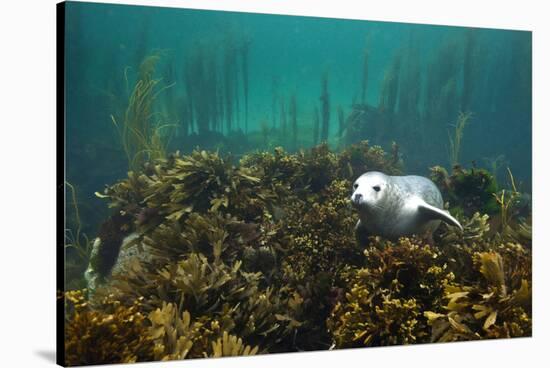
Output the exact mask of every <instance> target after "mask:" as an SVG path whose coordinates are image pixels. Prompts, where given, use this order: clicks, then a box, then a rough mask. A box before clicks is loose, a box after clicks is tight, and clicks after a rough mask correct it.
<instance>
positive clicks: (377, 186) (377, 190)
mask: <svg viewBox="0 0 550 368" xmlns="http://www.w3.org/2000/svg"><path fill="white" fill-rule="evenodd" d="M372 189H374V191H375V192H379V191H380V185H375V186H374V187H372Z"/></svg>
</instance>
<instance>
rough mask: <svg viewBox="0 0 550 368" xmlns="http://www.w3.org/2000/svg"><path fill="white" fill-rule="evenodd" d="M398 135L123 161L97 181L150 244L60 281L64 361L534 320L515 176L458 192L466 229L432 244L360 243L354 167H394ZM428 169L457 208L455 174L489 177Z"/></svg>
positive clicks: (379, 339) (316, 343) (358, 170)
mask: <svg viewBox="0 0 550 368" xmlns="http://www.w3.org/2000/svg"><path fill="white" fill-rule="evenodd" d="M397 150H398V147H397V145H395V146H394V152H393V154H386V153H385V152H384V151H383V150H382V149H381V148H380V147H371V146H370V145H369V144H368V142H361V143H359V144H357V145H353V146H350V147H348V148H346V149H345V150H343V151H341V152H338V153H336V152H332V151H330V150H329V148H328V146H327V145H324V144H323V145H319V146H317V147H314V148H312V149H310V150H308V151H299V152H297V153H294V154H290V153H287V152H285V151H284V150H283V149H281V148H277V149H275V150H274V152H273V153H269V152H257V153H253V154H249V155H246V156H244V157H242V158H241V159H240V160H239V162H238V163H237V162H236V161H235V160H233V159H231V158H230V157H221V156H220V155H219V154H218V153H216V152H206V151H194V152H193V153H191V154H190V155H179V154H177V153H176V154H172V155H169V156H168V157H167V158H166V159H158V160H155V161H150V162H147V163H145V164H144V165H142V167H141V168H139V170H135V171H132V172H130V173H129V174H128V178H127V179H125V180H122V181H120V182H118V183H116V184H114V185H112V186H110V187H108V188H107V189H106V190H105V191H104V193H103V194H101V197H103V198H106V199H107V200H108V201H109V205H110V207H112V208H113V211H114V216H115V218H116V219H117V221H118V220H120V218H121V216H122V218H124V219H128V221H127V223H126V224H125V225H124V226H122V227H120V224H118V223H117V225H118V226H119V227H120V228H124V229H125V231H128V232H130V231H131V232H134V233H136V234H137V238H136V239H135V240H134V241H132V244H133V246H136V247H138V249H141V250H142V252H147V253H148V256H147V257H134V258H132V259H130V261H128V262H127V263H126V264H125V265H124V272H118V273H116V274H114V273H113V274H112V275H110V276H109V275H108V272H106V276H105V281H104V283H103V284H102V285H101V286H99V287H98V288H97V289H96V290H94V293H93V294H92V293H87V291H86V290H80V291H72V292H69V293H67V295H66V296H65V301H66V305H67V308H66V340H67V345H66V356H67V364H68V365H81V364H99V363H116V362H134V361H150V360H170V359H184V358H200V357H211V356H228V355H250V354H256V353H262V354H263V353H270V352H287V351H304V350H326V349H331V348H345V347H358V346H383V345H395V344H413V343H427V342H434V341H456V340H478V339H486V338H502V337H516V336H530V335H531V228H530V213H529V214H528V216H524V214H523V212H522V211H519V210H516V209H515V207H514V203H515V202H513V201H512V202H510V200H511V198H512V199H513V198H515V197H514V196H515V195H516V196H517V192H516V188H515V187H514V188H512V190H510V191H508V192H502V193H500V192H499V193H495V194H496V196H492V195H491V196H477V197H475V200H471V201H468V202H467V204H468V208H467V210H466V209H464V210H463V211H458V210H455V211H456V213H457V216H458V217H459V219H460V221H461V223H462V224H464V232H459V231H458V230H456V229H454V228H450V227H447V226H446V225H445V224H443V225H441V227H440V228H439V230H438V231H437V232H436V234H434V242H433V243H431V244H428V243H427V242H426V241H425V240H423V239H420V238H416V237H411V238H402V239H400V240H399V241H396V242H393V243H392V242H389V241H385V240H383V239H380V238H377V237H373V238H370V239H369V241H368V242H367V243H365V244H357V242H356V239H355V235H354V231H353V229H354V226H355V222H356V219H357V216H356V214H355V213H354V211H353V209H352V208H351V206H350V205H349V201H348V197H349V193H350V188H351V183H352V180H354V179H355V178H356V177H357V176H359V175H360V174H362V173H363V172H365V171H367V170H380V171H384V172H386V173H388V174H399V173H400V172H401V168H400V167H399V165H400V161H399V160H398V159H397V158H398V157H399V155H398V152H397ZM432 173H433V175H434V179H435V181H436V182H437V183H438V184H440V185H441V189H442V191H443V193H444V196H445V197H446V200H447V201H452V202H453V203H452V205H454V206H455V207H457V208H458V207H459V206H460V204H462V203H464V202H463V201H464V198H462V197H460V196H459V195H458V193H456V192H455V190H456V188H463V187H461V186H460V185H463V186H464V185H466V184H464V183H480V182H481V183H482V184H483V186H481V187H479V186H477V187H475V188H477V189H479V190H480V191H481V192H482V193H485V192H486V191H487V190H489V189H491V188H493V186H492V181H491V180H493V181H494V179H493V178H492V177H491V176H490V174H489V173H487V172H485V171H484V172H480V171H478V170H477V169H472V170H466V169H462V168H458V167H457V168H456V169H455V172H454V173H453V175H452V176H449V175H448V174H447V173H446V172H444V170H442V169H441V168H434V169H433V170H432ZM487 180H489V182H488V185H485V184H486V183H487ZM475 188H474V189H475ZM495 191H496V187H495ZM514 193H516V194H514ZM500 194H502V201H494V199H495V198H497V199H498V198H501V197H498V196H499V195H500ZM461 201H462V202H461ZM501 202H502V203H503V204H501V205H500V207H501V208H500V209H499V206H498V205H499V204H500V203H501ZM506 203H509V204H510V205H509V206H505V204H506ZM495 204H497V206H496V207H495ZM487 209H491V213H490V214H489V215H490V216H491V217H489V215H487V214H486V213H485V211H486V210H487ZM499 211H500V212H502V211H505V212H506V213H505V214H504V215H505V216H506V224H503V223H502V220H498V221H496V220H495V221H493V220H494V219H502V216H501V215H503V214H502V213H499ZM107 221H110V220H107ZM123 251H124V249H123ZM111 253H112V252H103V254H104V255H109V257H111V256H112V255H111ZM115 261H116V260H115ZM112 263H114V261H113V260H102V264H104V265H105V264H112ZM103 271H104V272H105V270H103ZM82 336H87V338H86V339H82ZM90 339H93V343H92V342H91V340H90ZM121 346H124V349H120V347H121Z"/></svg>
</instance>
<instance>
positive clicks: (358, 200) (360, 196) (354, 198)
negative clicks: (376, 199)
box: [353, 193, 363, 203]
mask: <svg viewBox="0 0 550 368" xmlns="http://www.w3.org/2000/svg"><path fill="white" fill-rule="evenodd" d="M361 198H363V195H362V194H359V193H357V194H356V195H355V196H354V197H353V201H354V202H355V203H359V202H360V201H361Z"/></svg>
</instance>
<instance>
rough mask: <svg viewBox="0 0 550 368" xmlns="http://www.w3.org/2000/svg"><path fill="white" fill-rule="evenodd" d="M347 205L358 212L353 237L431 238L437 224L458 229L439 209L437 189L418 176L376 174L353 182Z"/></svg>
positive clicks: (441, 204) (457, 223)
mask: <svg viewBox="0 0 550 368" xmlns="http://www.w3.org/2000/svg"><path fill="white" fill-rule="evenodd" d="M351 203H352V204H353V206H354V207H355V208H356V209H357V210H358V211H359V221H358V223H357V226H356V234H357V235H358V238H359V239H360V240H361V239H363V238H364V237H365V236H370V235H380V236H383V237H385V238H387V239H390V240H395V239H398V238H399V237H401V236H410V235H413V234H418V235H427V236H429V237H431V234H432V233H433V231H434V230H435V229H436V228H437V227H438V226H439V224H440V222H441V221H445V222H446V223H448V224H450V225H453V226H457V227H459V228H460V229H462V226H461V225H460V223H459V222H458V221H457V220H456V219H455V218H454V217H453V216H451V215H450V214H449V212H447V211H445V210H444V209H443V198H442V197H441V193H440V191H439V189H438V188H437V186H436V185H435V184H434V183H433V182H432V181H431V180H429V179H428V178H425V177H422V176H415V175H409V176H390V175H386V174H384V173H381V172H378V171H370V172H367V173H365V174H363V175H361V176H360V177H359V178H357V180H356V181H355V182H354V183H353V194H352V195H351Z"/></svg>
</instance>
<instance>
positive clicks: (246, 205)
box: [57, 2, 532, 366]
mask: <svg viewBox="0 0 550 368" xmlns="http://www.w3.org/2000/svg"><path fill="white" fill-rule="evenodd" d="M531 47H532V44H531V32H528V31H515V30H497V29H482V28H464V27H448V26H435V25H420V24H403V23H389V22H376V21H362V20H346V19H328V18H315V17H307V16H286V15H267V14H252V13H238V12H222V11H206V10H192V9H177V8H161V7H145V6H127V5H111V4H95V3H81V2H66V3H62V4H58V78H59V79H58V80H59V82H58V83H59V84H58V108H59V126H58V131H59V132H60V139H59V140H58V145H59V150H60V153H59V158H60V160H61V163H60V165H59V166H58V180H59V181H58V188H59V190H60V192H59V201H60V202H59V203H60V207H59V209H58V216H59V223H58V224H59V226H58V227H59V229H58V230H59V242H58V259H59V263H58V267H59V269H58V272H59V281H58V288H59V290H58V298H57V300H58V363H59V364H62V365H67V366H76V365H93V364H104V363H127V362H147V361H160V360H175V359H196V358H211V357H224V356H235V355H254V354H270V353H279V352H300V351H319V350H333V349H345V348H352V347H365V348H370V347H377V346H388V345H404V344H424V343H436V342H454V341H465V340H471V341H474V340H484V339H497V338H513V337H529V336H531V333H532V314H531V289H532V282H531V254H532V247H531V222H532V221H531V213H532V206H531V185H532V181H531V177H532V169H531V167H532V166H531V129H532V125H531V119H532V108H531V98H532V96H531V83H532V77H531V64H532V61H531V54H532V49H531ZM435 348H436V347H435Z"/></svg>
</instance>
